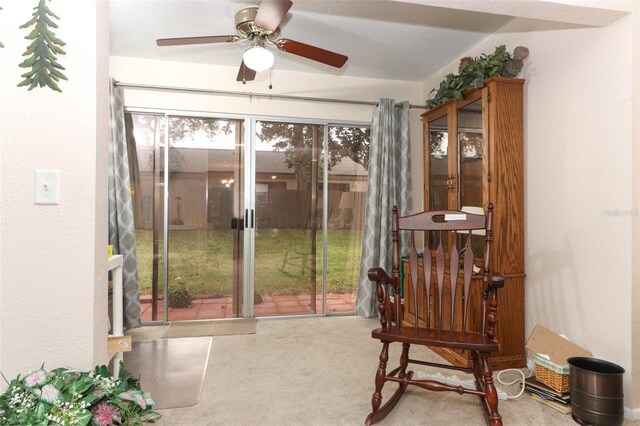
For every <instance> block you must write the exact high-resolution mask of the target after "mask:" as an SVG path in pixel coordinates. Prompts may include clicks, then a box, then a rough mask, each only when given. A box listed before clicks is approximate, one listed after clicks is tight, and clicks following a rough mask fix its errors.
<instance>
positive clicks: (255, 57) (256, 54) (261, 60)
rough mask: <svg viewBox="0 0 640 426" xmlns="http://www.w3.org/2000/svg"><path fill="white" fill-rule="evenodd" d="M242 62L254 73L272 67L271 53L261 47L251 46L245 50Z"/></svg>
mask: <svg viewBox="0 0 640 426" xmlns="http://www.w3.org/2000/svg"><path fill="white" fill-rule="evenodd" d="M242 60H243V61H244V64H245V66H247V67H248V68H251V69H252V70H254V71H256V72H260V71H265V70H268V69H269V68H271V67H272V66H273V53H271V52H269V51H268V50H267V49H265V48H264V47H262V46H253V47H250V48H248V49H247V50H245V52H244V54H243V55H242Z"/></svg>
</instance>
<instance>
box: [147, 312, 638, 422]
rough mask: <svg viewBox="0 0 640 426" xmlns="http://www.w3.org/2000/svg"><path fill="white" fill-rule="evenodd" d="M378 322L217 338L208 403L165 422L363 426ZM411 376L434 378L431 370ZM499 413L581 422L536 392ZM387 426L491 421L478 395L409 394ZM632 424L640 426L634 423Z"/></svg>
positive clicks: (264, 323)
mask: <svg viewBox="0 0 640 426" xmlns="http://www.w3.org/2000/svg"><path fill="white" fill-rule="evenodd" d="M378 324H379V323H378V322H377V320H371V319H363V318H359V317H332V318H304V319H303V318H299V319H287V320H259V321H258V324H257V332H256V334H246V335H236V336H221V337H214V338H213V339H214V342H213V346H212V348H211V357H210V362H209V365H208V367H207V373H206V376H205V380H204V387H203V392H202V396H201V400H200V403H198V404H197V405H195V406H193V407H188V408H176V409H167V410H160V412H161V413H162V414H163V416H164V417H163V418H162V419H161V420H160V421H159V424H160V425H189V426H192V425H193V426H200V425H202V426H205V425H243V426H245V425H273V426H288V425H291V426H294V425H295V426H298V425H322V426H324V425H354V426H356V425H362V424H363V423H364V420H365V418H366V416H367V414H368V413H369V411H370V409H371V394H372V393H373V387H374V375H375V371H376V368H377V365H378V355H379V353H380V349H381V345H380V343H379V342H378V341H376V340H374V339H372V338H371V337H370V336H371V330H372V329H374V328H376V327H377V326H378ZM394 346H397V347H395V348H394ZM391 347H392V350H391V351H390V361H389V365H390V366H391V365H393V366H395V365H397V364H396V362H397V359H398V357H399V354H400V345H399V344H395V345H392V346H391ZM415 352H416V353H417V355H416V356H421V357H423V358H429V359H431V360H434V361H437V360H439V358H438V356H437V355H435V354H433V353H432V352H431V351H429V350H428V349H426V348H416V350H415ZM392 361H394V363H393V364H392ZM412 369H413V370H414V371H424V372H435V370H434V369H432V368H429V367H421V366H412ZM444 374H451V372H446V371H445V372H444ZM459 376H462V375H461V374H459ZM504 379H505V380H508V379H509V377H504ZM501 388H502V389H504V390H505V391H506V392H507V393H508V394H515V393H517V392H518V390H519V386H518V385H512V386H501ZM386 390H387V391H391V392H392V391H393V388H392V386H391V385H388V386H387V387H386ZM383 393H384V391H383ZM389 393H390V392H387V393H386V395H384V396H385V397H386V396H388V394H389ZM499 408H500V413H501V414H502V416H503V420H504V423H505V425H522V426H528V425H531V426H534V425H535V426H539V425H575V424H576V423H575V422H574V421H573V420H572V419H571V416H570V415H564V414H561V413H560V412H558V411H556V410H554V409H552V408H549V407H547V406H545V405H543V404H540V403H539V402H537V401H535V400H533V399H532V398H531V396H529V395H528V394H525V395H523V396H522V397H520V398H518V399H514V400H508V401H500V406H499ZM379 424H380V425H381V426H385V425H386V426H391V425H394V426H411V425H479V426H480V425H485V422H484V418H483V416H482V409H481V407H480V403H479V401H478V399H477V397H475V396H473V395H458V394H455V393H450V392H427V391H424V390H422V389H418V388H411V387H410V388H409V389H408V390H407V392H406V393H405V395H404V396H403V398H402V399H401V400H400V402H399V403H398V405H397V406H396V407H395V409H394V410H393V411H392V412H391V413H390V414H389V415H388V416H387V418H385V419H384V420H382V421H381V422H380V423H379ZM627 424H629V425H631V424H635V425H638V424H640V422H637V421H635V422H633V421H630V420H626V421H625V425H627Z"/></svg>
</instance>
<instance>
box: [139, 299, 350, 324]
mask: <svg viewBox="0 0 640 426" xmlns="http://www.w3.org/2000/svg"><path fill="white" fill-rule="evenodd" d="M355 300H356V295H355V293H344V294H339V293H329V294H327V312H328V313H338V312H353V311H354V309H355ZM140 301H141V302H140V303H141V305H140V309H141V311H142V316H141V319H142V321H151V298H150V297H149V296H142V297H141V298H140ZM309 305H310V303H309V295H288V296H262V303H258V304H256V305H255V309H254V310H255V316H256V317H268V316H279V315H304V314H310V313H311V309H310V306H309ZM321 311H322V297H321V296H317V297H316V312H317V313H320V312H321ZM158 316H159V319H161V317H162V302H159V303H158ZM231 317H233V313H232V305H231V297H218V298H212V299H194V300H193V302H192V305H191V306H190V307H188V308H169V320H171V321H180V320H200V319H217V318H231Z"/></svg>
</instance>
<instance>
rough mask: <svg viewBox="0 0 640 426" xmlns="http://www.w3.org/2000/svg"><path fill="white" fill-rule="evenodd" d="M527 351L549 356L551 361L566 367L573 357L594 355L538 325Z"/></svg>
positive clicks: (529, 340) (528, 342)
mask: <svg viewBox="0 0 640 426" xmlns="http://www.w3.org/2000/svg"><path fill="white" fill-rule="evenodd" d="M526 347H527V349H529V350H530V351H531V352H533V353H536V354H538V355H547V356H548V357H549V360H550V361H551V362H552V363H554V364H558V365H566V364H567V359H568V358H571V357H572V356H586V357H590V356H592V353H591V352H589V351H588V350H586V349H585V348H582V347H580V346H578V345H576V344H575V343H573V342H571V341H570V340H567V339H565V338H564V337H562V336H560V335H559V334H556V333H554V332H553V331H551V330H549V329H548V328H546V327H544V326H542V325H540V324H537V325H536V326H535V328H534V329H533V331H532V332H531V335H530V336H529V339H528V340H527V345H526Z"/></svg>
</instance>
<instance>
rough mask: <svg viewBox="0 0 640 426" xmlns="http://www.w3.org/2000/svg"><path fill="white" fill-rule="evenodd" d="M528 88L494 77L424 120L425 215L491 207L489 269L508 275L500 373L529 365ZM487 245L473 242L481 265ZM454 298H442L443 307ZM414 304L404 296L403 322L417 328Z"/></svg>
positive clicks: (459, 359) (478, 239)
mask: <svg viewBox="0 0 640 426" xmlns="http://www.w3.org/2000/svg"><path fill="white" fill-rule="evenodd" d="M523 84H524V80H522V79H514V78H502V77H494V78H491V79H489V80H487V81H486V82H485V87H483V88H481V89H473V90H469V91H467V92H465V94H464V99H463V100H460V101H450V102H447V103H445V104H443V105H440V106H438V107H435V108H433V109H431V110H429V111H427V112H425V113H424V114H422V121H423V125H424V182H425V188H424V200H425V205H424V207H425V210H435V209H437V210H441V209H452V210H467V211H470V212H473V210H474V208H475V209H479V208H481V209H483V210H485V209H486V208H487V205H488V204H489V202H492V203H493V205H494V218H493V228H494V234H493V247H492V255H491V268H492V271H494V272H499V273H502V274H504V275H505V286H504V288H503V289H502V290H501V291H500V293H499V307H498V309H499V311H498V324H497V339H498V340H499V341H500V345H501V350H500V352H499V353H497V354H495V355H494V356H492V357H491V361H492V365H493V366H494V368H497V369H504V368H509V367H524V366H525V364H526V357H525V349H524V344H525V335H524V279H525V270H524V214H523V213H524V212H523V210H524V205H523V199H524V193H523ZM427 238H430V236H427ZM448 238H454V235H449V236H448ZM483 238H484V237H483V236H482V235H473V236H472V246H473V248H474V252H475V253H476V255H478V256H479V257H482V256H483V253H482V241H483ZM404 271H405V277H404V278H405V280H404V282H408V281H407V279H408V276H407V275H408V268H404ZM419 275H422V274H419ZM475 282H476V285H474V286H473V287H474V290H473V292H474V293H476V294H477V295H478V297H479V292H480V285H481V280H480V279H479V280H477V281H475ZM448 294H449V293H447V291H445V292H444V298H445V300H446V299H447V296H448ZM407 296H408V299H409V300H407ZM410 298H411V295H409V294H405V309H406V315H405V321H406V322H407V323H409V324H413V323H414V321H415V313H414V311H415V308H413V305H414V304H413V302H412V301H411V300H410ZM449 299H450V298H449ZM445 303H450V300H449V301H448V302H447V301H443V305H444V304H445ZM472 305H473V304H472ZM471 326H472V327H474V325H471ZM434 350H435V351H436V352H438V353H439V354H440V355H442V356H443V357H444V358H445V359H447V360H448V361H449V362H451V363H452V364H454V365H460V366H471V360H470V356H469V354H468V353H464V352H455V351H451V350H445V349H438V348H434Z"/></svg>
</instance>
